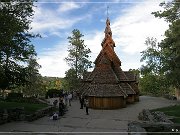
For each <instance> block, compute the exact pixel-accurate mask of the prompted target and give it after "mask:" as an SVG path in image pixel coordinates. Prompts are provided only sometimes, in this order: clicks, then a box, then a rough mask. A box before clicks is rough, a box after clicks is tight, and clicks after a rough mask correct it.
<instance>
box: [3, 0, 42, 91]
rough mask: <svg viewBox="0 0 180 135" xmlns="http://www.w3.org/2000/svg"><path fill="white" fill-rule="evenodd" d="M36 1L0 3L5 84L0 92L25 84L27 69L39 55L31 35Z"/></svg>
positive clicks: (14, 0) (17, 0) (13, 0)
mask: <svg viewBox="0 0 180 135" xmlns="http://www.w3.org/2000/svg"><path fill="white" fill-rule="evenodd" d="M33 2H34V0H24V1H23V2H22V1H19V0H6V1H4V2H0V20H1V21H0V39H1V40H0V67H1V70H0V74H3V76H4V77H3V79H2V80H1V81H3V82H4V83H3V84H5V85H4V86H1V87H0V88H1V89H5V88H7V87H14V86H17V85H21V84H25V75H26V73H25V65H26V64H27V62H28V60H29V58H30V57H33V56H35V55H36V52H35V50H34V46H33V45H32V44H31V40H30V39H31V38H35V37H37V36H39V35H35V34H32V33H30V32H29V31H30V29H31V27H30V23H31V22H32V17H33V14H34V11H33V6H34V5H33Z"/></svg>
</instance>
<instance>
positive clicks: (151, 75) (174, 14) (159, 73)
mask: <svg viewBox="0 0 180 135" xmlns="http://www.w3.org/2000/svg"><path fill="white" fill-rule="evenodd" d="M179 2H180V1H179V0H174V1H171V2H168V3H161V4H160V6H162V7H164V11H157V12H153V13H152V14H154V15H155V17H159V18H164V19H165V20H166V21H167V22H168V23H169V29H168V30H166V32H165V38H164V39H163V40H162V41H161V42H160V43H157V41H156V39H154V38H147V40H146V45H147V46H148V47H147V49H146V50H145V51H143V52H141V53H142V58H141V61H145V62H146V65H143V66H142V67H141V74H142V79H141V82H142V83H140V86H141V87H142V89H143V90H145V91H148V92H149V91H150V90H151V91H152V92H153V93H154V91H155V90H156V92H158V93H162V94H163V93H165V92H162V91H167V89H169V92H170V93H171V90H172V87H175V88H177V89H180V77H179V76H180V38H179V37H180V13H179V11H180V4H179ZM153 80H154V82H153ZM156 92H155V93H156Z"/></svg>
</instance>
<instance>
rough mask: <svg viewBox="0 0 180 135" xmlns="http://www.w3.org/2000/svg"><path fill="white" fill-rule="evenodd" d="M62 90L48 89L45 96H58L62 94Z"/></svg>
mask: <svg viewBox="0 0 180 135" xmlns="http://www.w3.org/2000/svg"><path fill="white" fill-rule="evenodd" d="M62 94H63V93H62V90H57V89H49V90H48V91H47V93H46V98H48V97H50V98H53V97H59V96H60V95H62Z"/></svg>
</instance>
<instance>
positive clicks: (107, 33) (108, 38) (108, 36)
mask: <svg viewBox="0 0 180 135" xmlns="http://www.w3.org/2000/svg"><path fill="white" fill-rule="evenodd" d="M108 9H109V7H108V6H107V19H106V28H105V31H104V33H105V37H104V39H103V41H102V43H101V46H102V47H103V46H104V45H105V44H108V45H109V46H111V47H112V48H113V49H114V47H115V43H114V41H113V39H112V31H111V27H110V20H109V17H108V16H109V14H108Z"/></svg>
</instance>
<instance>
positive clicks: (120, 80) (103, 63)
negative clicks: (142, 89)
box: [81, 18, 136, 97]
mask: <svg viewBox="0 0 180 135" xmlns="http://www.w3.org/2000/svg"><path fill="white" fill-rule="evenodd" d="M104 33H105V38H104V40H103V41H102V43H101V45H102V50H101V51H100V53H99V55H98V56H97V58H96V60H95V62H94V63H95V68H94V70H93V71H92V72H91V73H87V74H86V75H85V78H84V84H83V86H82V88H81V90H83V94H84V95H89V96H98V97H99V96H100V97H114V96H124V97H126V96H127V95H129V94H136V92H135V90H134V89H133V88H132V87H131V85H130V84H129V83H128V82H131V81H135V76H134V75H133V74H132V73H130V72H123V71H122V69H121V67H120V66H121V61H120V59H119V58H118V56H117V55H116V53H115V51H114V47H115V42H114V41H113V39H112V31H111V28H110V21H109V19H108V18H107V20H106V28H105V31H104ZM132 86H133V87H135V86H134V85H133V84H132Z"/></svg>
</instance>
